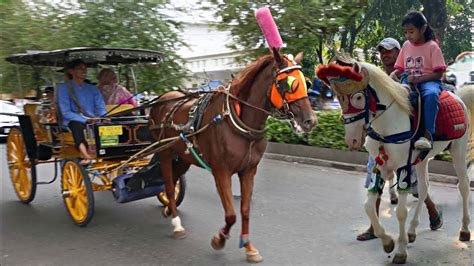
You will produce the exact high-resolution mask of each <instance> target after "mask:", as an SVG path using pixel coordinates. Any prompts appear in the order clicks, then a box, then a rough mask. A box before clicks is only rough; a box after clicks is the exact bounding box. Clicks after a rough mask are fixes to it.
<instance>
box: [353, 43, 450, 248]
mask: <svg viewBox="0 0 474 266" xmlns="http://www.w3.org/2000/svg"><path fill="white" fill-rule="evenodd" d="M377 52H379V56H380V61H382V65H383V69H384V71H385V73H387V75H390V74H391V73H392V72H393V71H394V70H395V62H396V60H397V57H398V54H399V52H400V43H399V42H398V41H397V40H395V39H394V38H385V39H383V40H382V41H381V42H380V43H379V44H378V45H377ZM374 167H375V160H374V158H372V157H370V156H369V160H368V162H367V177H366V180H365V187H366V188H368V187H369V185H370V182H371V179H372V170H373V168H374ZM412 174H413V175H416V170H415V167H412ZM415 185H416V184H415ZM412 193H413V194H416V193H417V190H416V186H415V187H413V190H412ZM381 196H382V195H379V197H378V198H377V201H376V202H375V209H376V212H377V215H379V207H380V202H381ZM390 201H391V202H392V204H397V202H398V198H397V194H396V192H395V189H393V190H392V188H390ZM425 205H426V208H427V209H428V214H429V219H430V228H431V230H437V229H439V228H440V227H441V226H442V225H443V221H442V217H441V213H439V212H438V210H437V209H436V205H435V204H434V202H433V201H432V200H431V198H430V196H429V195H427V196H426V199H425ZM374 238H377V237H376V236H375V234H374V229H373V227H372V225H370V227H369V229H367V230H366V231H365V232H363V233H361V234H359V235H357V240H359V241H366V240H371V239H374Z"/></svg>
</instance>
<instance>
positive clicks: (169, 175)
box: [159, 149, 186, 239]
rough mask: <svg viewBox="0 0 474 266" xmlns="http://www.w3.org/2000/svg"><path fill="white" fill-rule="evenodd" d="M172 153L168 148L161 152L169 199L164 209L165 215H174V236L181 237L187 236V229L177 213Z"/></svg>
mask: <svg viewBox="0 0 474 266" xmlns="http://www.w3.org/2000/svg"><path fill="white" fill-rule="evenodd" d="M171 155H172V153H171V149H166V150H164V151H161V152H160V153H159V156H160V167H161V174H162V175H163V179H164V181H165V192H166V196H167V197H168V200H169V204H168V206H167V207H166V208H164V209H163V215H164V216H165V217H167V216H168V215H171V216H172V217H173V218H172V219H171V225H173V237H174V238H175V239H179V238H184V237H185V236H186V231H185V230H184V227H183V226H182V225H181V219H180V218H179V216H178V215H177V211H176V201H175V198H174V191H175V182H174V180H173V165H172V157H171Z"/></svg>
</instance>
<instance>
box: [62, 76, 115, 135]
mask: <svg viewBox="0 0 474 266" xmlns="http://www.w3.org/2000/svg"><path fill="white" fill-rule="evenodd" d="M70 84H71V85H72V89H73V90H74V92H75V93H76V98H77V100H78V102H79V104H80V105H81V107H82V109H83V110H84V112H86V114H81V113H80V112H79V110H78V108H77V106H76V104H75V103H74V100H73V99H72V97H71V94H70V93H69V90H68V88H67V85H66V83H61V84H59V85H58V88H57V102H58V105H59V109H60V110H61V115H62V119H63V125H65V126H67V125H68V124H69V122H71V121H78V122H81V123H86V122H87V119H88V118H89V117H88V116H86V115H90V116H93V117H100V116H102V115H104V114H106V113H107V111H106V110H105V103H104V99H103V98H102V94H101V93H100V92H99V89H97V87H96V86H95V85H92V84H89V83H85V82H83V83H82V85H81V86H79V85H77V83H76V82H75V81H71V83H70Z"/></svg>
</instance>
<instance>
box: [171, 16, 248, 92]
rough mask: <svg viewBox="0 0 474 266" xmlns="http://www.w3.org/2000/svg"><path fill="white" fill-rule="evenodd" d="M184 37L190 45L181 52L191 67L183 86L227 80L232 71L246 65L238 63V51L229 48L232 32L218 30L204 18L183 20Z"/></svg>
mask: <svg viewBox="0 0 474 266" xmlns="http://www.w3.org/2000/svg"><path fill="white" fill-rule="evenodd" d="M183 26H184V29H183V32H182V33H181V34H182V37H183V40H184V41H185V42H186V43H187V44H188V45H189V47H184V48H182V49H180V50H179V51H178V54H179V55H180V56H181V57H182V58H183V59H184V60H185V61H186V68H187V69H189V70H190V73H189V78H188V79H187V80H185V82H184V85H185V86H186V87H187V88H193V87H198V86H200V85H202V84H203V83H206V82H209V81H210V80H218V81H222V82H224V83H227V82H228V81H230V80H231V79H232V74H235V73H237V72H239V71H240V70H241V69H243V68H244V66H245V64H244V63H238V62H237V60H236V58H237V57H238V56H239V52H236V51H233V50H231V49H229V48H227V47H226V45H227V44H228V43H230V42H231V36H230V32H229V31H219V30H217V29H215V28H213V27H212V26H210V25H209V23H207V22H205V21H201V22H196V21H193V22H191V21H190V22H187V21H184V22H183Z"/></svg>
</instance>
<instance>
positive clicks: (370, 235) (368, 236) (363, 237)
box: [356, 232, 377, 241]
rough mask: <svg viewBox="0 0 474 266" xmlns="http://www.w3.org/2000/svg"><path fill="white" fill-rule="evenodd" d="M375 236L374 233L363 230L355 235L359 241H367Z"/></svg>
mask: <svg viewBox="0 0 474 266" xmlns="http://www.w3.org/2000/svg"><path fill="white" fill-rule="evenodd" d="M375 238H377V236H375V235H374V233H371V232H364V233H362V234H360V235H358V236H357V238H356V239H357V240H359V241H367V240H371V239H375Z"/></svg>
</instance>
